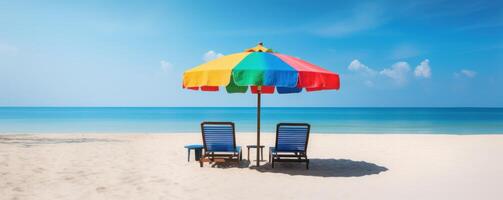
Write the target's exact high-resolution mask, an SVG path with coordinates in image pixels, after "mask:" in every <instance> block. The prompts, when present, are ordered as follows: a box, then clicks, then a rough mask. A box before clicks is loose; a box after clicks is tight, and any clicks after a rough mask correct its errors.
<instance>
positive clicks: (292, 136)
mask: <svg viewBox="0 0 503 200" xmlns="http://www.w3.org/2000/svg"><path fill="white" fill-rule="evenodd" d="M310 129H311V126H310V125H309V124H305V123H279V124H278V125H277V126H276V145H275V147H270V148H269V162H271V164H272V168H274V163H275V162H305V163H306V169H309V159H308V158H307V142H308V141H309V131H310Z"/></svg>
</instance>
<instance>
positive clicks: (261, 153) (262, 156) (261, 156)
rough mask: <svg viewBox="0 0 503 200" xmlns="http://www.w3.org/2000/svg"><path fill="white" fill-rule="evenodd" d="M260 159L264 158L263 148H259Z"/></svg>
mask: <svg viewBox="0 0 503 200" xmlns="http://www.w3.org/2000/svg"><path fill="white" fill-rule="evenodd" d="M260 160H264V148H260Z"/></svg>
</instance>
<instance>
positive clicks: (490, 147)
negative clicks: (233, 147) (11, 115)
mask: <svg viewBox="0 0 503 200" xmlns="http://www.w3.org/2000/svg"><path fill="white" fill-rule="evenodd" d="M200 141H201V138H200V134H155V135H154V134H143V135H131V134H82V135H77V134H54V135H49V134H41V135H0V199H202V198H205V199H503V189H502V188H503V135H473V136H452V135H321V134H312V135H311V138H310V143H309V148H308V155H309V156H310V158H311V159H312V161H311V166H310V167H311V169H310V170H308V171H306V170H305V168H304V165H303V164H298V163H292V164H281V165H278V167H277V168H276V169H274V170H272V169H271V168H270V166H269V165H266V162H263V164H264V165H265V166H263V167H261V168H259V169H255V168H250V167H248V165H250V166H251V165H253V164H254V163H255V162H252V164H250V163H249V162H248V161H246V160H244V161H243V162H242V163H241V166H240V167H235V166H232V165H224V166H216V167H211V166H210V165H209V164H205V167H204V168H200V167H199V164H198V163H197V162H194V161H191V162H187V160H186V159H187V152H186V150H185V149H184V148H183V146H184V145H185V144H189V143H200ZM237 141H238V143H239V144H241V145H246V144H253V143H254V142H255V135H254V134H238V135H237ZM263 141H264V143H265V144H266V145H270V144H272V143H273V142H274V140H273V134H263ZM253 153H254V151H252V155H254V154H253ZM243 155H244V159H246V149H245V151H244V154H243ZM265 157H266V158H265V159H267V152H265ZM191 159H193V157H192V158H191Z"/></svg>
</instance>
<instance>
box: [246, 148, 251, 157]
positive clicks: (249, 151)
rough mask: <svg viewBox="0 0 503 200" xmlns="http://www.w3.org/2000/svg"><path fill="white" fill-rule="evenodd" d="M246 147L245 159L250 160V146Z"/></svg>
mask: <svg viewBox="0 0 503 200" xmlns="http://www.w3.org/2000/svg"><path fill="white" fill-rule="evenodd" d="M247 149H248V157H246V159H248V160H250V147H247Z"/></svg>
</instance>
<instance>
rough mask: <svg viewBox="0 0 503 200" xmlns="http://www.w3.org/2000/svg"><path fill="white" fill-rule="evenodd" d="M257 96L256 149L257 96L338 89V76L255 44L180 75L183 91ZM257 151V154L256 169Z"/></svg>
mask: <svg viewBox="0 0 503 200" xmlns="http://www.w3.org/2000/svg"><path fill="white" fill-rule="evenodd" d="M219 87H225V89H226V91H227V92H228V93H246V92H247V91H248V87H250V88H251V92H252V93H254V94H257V146H260V98H261V94H272V93H274V92H275V91H277V92H278V93H279V94H288V93H298V92H301V91H302V90H303V89H305V90H306V91H308V92H310V91H318V90H332V89H339V87H340V80H339V75H338V74H336V73H333V72H330V71H328V70H326V69H323V68H321V67H319V66H316V65H314V64H311V63H309V62H307V61H304V60H301V59H299V58H296V57H293V56H288V55H284V54H280V53H277V52H274V51H273V50H272V49H269V48H266V47H264V46H263V44H262V43H259V44H258V45H257V46H255V47H253V48H249V49H246V50H245V51H244V52H241V53H235V54H231V55H227V56H222V57H220V58H217V59H215V60H212V61H210V62H207V63H204V64H202V65H199V66H196V67H194V68H192V69H189V70H187V71H185V73H184V74H183V88H186V89H192V90H201V91H218V90H219ZM258 165H259V151H257V166H258Z"/></svg>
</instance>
